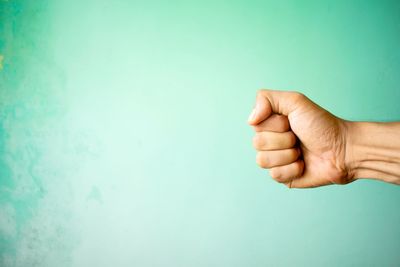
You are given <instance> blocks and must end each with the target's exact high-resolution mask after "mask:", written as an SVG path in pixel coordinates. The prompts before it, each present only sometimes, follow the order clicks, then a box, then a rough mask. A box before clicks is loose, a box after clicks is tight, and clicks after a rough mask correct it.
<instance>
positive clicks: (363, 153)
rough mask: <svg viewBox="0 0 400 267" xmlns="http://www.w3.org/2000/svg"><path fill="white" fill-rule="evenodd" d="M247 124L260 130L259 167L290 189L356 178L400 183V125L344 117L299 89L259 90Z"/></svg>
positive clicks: (257, 142) (257, 138)
mask: <svg viewBox="0 0 400 267" xmlns="http://www.w3.org/2000/svg"><path fill="white" fill-rule="evenodd" d="M248 122H249V124H250V125H252V126H254V129H255V131H256V134H255V136H254V139H253V143H254V147H255V148H256V150H257V151H258V152H257V163H258V165H260V166H261V167H262V168H267V169H270V175H271V177H272V178H273V179H275V180H276V181H278V182H280V183H284V184H286V185H287V186H288V187H293V188H305V187H317V186H322V185H329V184H347V183H350V182H352V181H354V180H355V179H357V178H375V179H381V180H384V181H387V182H391V183H397V184H398V183H400V177H399V176H400V164H399V163H400V153H399V152H400V141H399V140H400V124H399V123H386V124H384V123H381V124H379V123H360V122H358V123H357V122H349V121H345V120H343V119H340V118H338V117H336V116H334V115H332V114H331V113H329V112H328V111H326V110H325V109H323V108H321V107H320V106H318V105H317V104H315V103H314V102H312V101H311V100H310V99H308V98H307V97H306V96H304V95H303V94H301V93H298V92H284V91H274V90H260V91H259V92H258V94H257V99H256V105H255V108H254V110H253V111H252V113H251V114H250V117H249V121H248ZM374 134H375V136H374ZM371 135H372V136H373V138H371ZM386 143H387V144H386ZM391 146H392V147H391ZM388 147H389V149H388ZM390 148H392V149H394V150H396V151H395V152H393V151H391V150H390ZM394 154H395V155H396V157H397V158H396V160H397V161H394V160H393V155H394Z"/></svg>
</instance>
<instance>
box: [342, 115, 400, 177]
mask: <svg viewBox="0 0 400 267" xmlns="http://www.w3.org/2000/svg"><path fill="white" fill-rule="evenodd" d="M345 124H346V131H347V132H346V149H345V151H346V153H345V165H346V168H347V170H348V173H349V174H348V175H349V178H350V179H353V180H355V179H361V178H369V179H378V180H383V181H385V182H390V183H396V184H400V140H399V139H400V138H399V137H398V135H399V130H400V124H399V123H379V122H350V121H346V122H345Z"/></svg>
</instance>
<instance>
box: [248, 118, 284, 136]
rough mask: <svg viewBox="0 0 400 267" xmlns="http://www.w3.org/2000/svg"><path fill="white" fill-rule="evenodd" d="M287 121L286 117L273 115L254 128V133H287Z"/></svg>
mask: <svg viewBox="0 0 400 267" xmlns="http://www.w3.org/2000/svg"><path fill="white" fill-rule="evenodd" d="M289 129H290V126H289V120H288V118H287V117H286V116H283V115H279V114H273V115H271V116H270V117H269V118H268V119H266V120H265V121H262V122H261V123H259V124H257V125H256V126H254V130H255V131H256V132H265V131H270V132H278V133H283V132H287V131H289Z"/></svg>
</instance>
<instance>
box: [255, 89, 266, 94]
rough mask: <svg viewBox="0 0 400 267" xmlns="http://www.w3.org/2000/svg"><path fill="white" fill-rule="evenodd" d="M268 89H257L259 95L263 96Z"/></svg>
mask: <svg viewBox="0 0 400 267" xmlns="http://www.w3.org/2000/svg"><path fill="white" fill-rule="evenodd" d="M266 91H267V90H265V89H258V90H257V96H262V95H264V94H265V92H266Z"/></svg>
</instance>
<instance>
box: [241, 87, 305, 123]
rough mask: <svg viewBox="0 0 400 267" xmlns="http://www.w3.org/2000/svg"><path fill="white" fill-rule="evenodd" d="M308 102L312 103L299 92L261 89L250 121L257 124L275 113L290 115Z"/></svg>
mask: <svg viewBox="0 0 400 267" xmlns="http://www.w3.org/2000/svg"><path fill="white" fill-rule="evenodd" d="M307 102H308V103H312V102H311V101H310V100H309V99H308V98H307V97H306V96H304V95H303V94H301V93H298V92H286V91H276V90H260V91H258V93H257V98H256V105H255V108H254V109H253V111H252V113H251V114H250V116H249V119H248V122H249V124H251V125H257V124H259V123H260V122H262V121H263V120H266V119H267V118H268V117H269V116H271V114H273V113H277V114H282V115H285V116H288V115H289V114H290V113H291V112H293V111H294V110H295V109H297V108H299V107H300V106H302V105H304V104H307Z"/></svg>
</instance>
